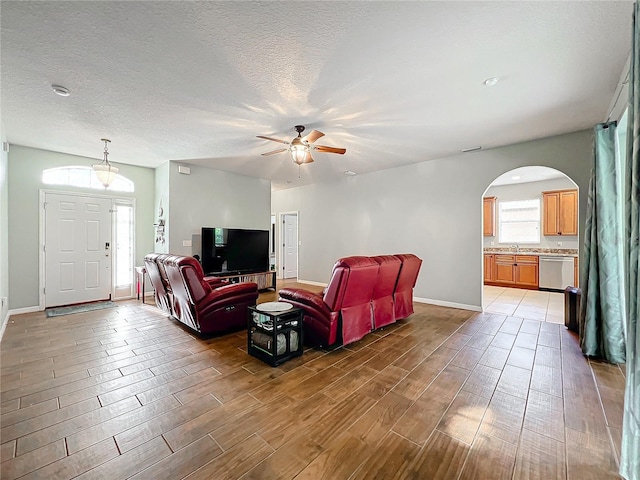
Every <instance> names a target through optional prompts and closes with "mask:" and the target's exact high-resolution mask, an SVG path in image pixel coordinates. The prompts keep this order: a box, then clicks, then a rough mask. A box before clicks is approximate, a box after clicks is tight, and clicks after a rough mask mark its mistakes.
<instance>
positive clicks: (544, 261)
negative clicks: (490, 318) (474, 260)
mask: <svg viewBox="0 0 640 480" xmlns="http://www.w3.org/2000/svg"><path fill="white" fill-rule="evenodd" d="M482 201H483V222H482V223H483V233H482V250H483V269H482V271H483V278H482V281H483V289H482V290H483V294H482V308H483V311H485V312H488V313H495V314H501V315H508V316H514V317H519V318H527V319H530V320H538V321H548V322H553V323H563V321H564V302H563V294H562V293H561V292H562V291H563V290H564V289H565V288H566V287H567V286H577V277H578V275H577V271H578V263H577V257H578V251H579V245H580V241H579V234H578V186H577V184H576V183H575V182H574V181H573V180H571V179H570V178H569V177H568V176H567V175H565V174H564V173H562V172H560V171H558V170H555V169H553V168H548V167H541V166H527V167H520V168H516V169H513V170H510V171H508V172H505V173H504V174H502V175H500V176H499V177H497V178H496V179H495V180H494V181H493V182H491V184H490V185H489V186H488V187H487V189H486V190H485V192H484V195H483V198H482Z"/></svg>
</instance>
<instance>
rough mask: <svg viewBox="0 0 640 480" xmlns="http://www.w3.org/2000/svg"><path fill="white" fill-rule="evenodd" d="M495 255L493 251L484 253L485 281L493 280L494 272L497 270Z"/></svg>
mask: <svg viewBox="0 0 640 480" xmlns="http://www.w3.org/2000/svg"><path fill="white" fill-rule="evenodd" d="M495 265H496V261H495V255H493V254H491V253H485V254H484V283H488V282H492V281H493V272H494V270H495Z"/></svg>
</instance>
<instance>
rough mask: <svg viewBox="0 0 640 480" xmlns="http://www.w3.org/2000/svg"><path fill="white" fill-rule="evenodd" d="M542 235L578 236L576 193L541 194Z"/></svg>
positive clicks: (565, 191)
mask: <svg viewBox="0 0 640 480" xmlns="http://www.w3.org/2000/svg"><path fill="white" fill-rule="evenodd" d="M542 203H543V213H542V224H543V226H542V233H543V235H578V191H577V190H554V191H552V192H542Z"/></svg>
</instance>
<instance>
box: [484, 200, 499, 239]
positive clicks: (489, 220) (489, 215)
mask: <svg viewBox="0 0 640 480" xmlns="http://www.w3.org/2000/svg"><path fill="white" fill-rule="evenodd" d="M482 200H483V201H482V221H483V227H482V231H483V234H484V236H485V237H495V235H496V197H484V198H483V199H482Z"/></svg>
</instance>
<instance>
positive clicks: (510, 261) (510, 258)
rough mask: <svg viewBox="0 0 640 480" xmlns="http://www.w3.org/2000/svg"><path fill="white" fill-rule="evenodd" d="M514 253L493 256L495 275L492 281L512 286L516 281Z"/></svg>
mask: <svg viewBox="0 0 640 480" xmlns="http://www.w3.org/2000/svg"><path fill="white" fill-rule="evenodd" d="M515 258H516V257H515V255H496V256H495V262H496V267H495V276H494V278H493V281H494V282H495V283H499V284H500V285H509V286H513V285H514V284H515V283H516V268H515V263H516V260H515Z"/></svg>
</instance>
